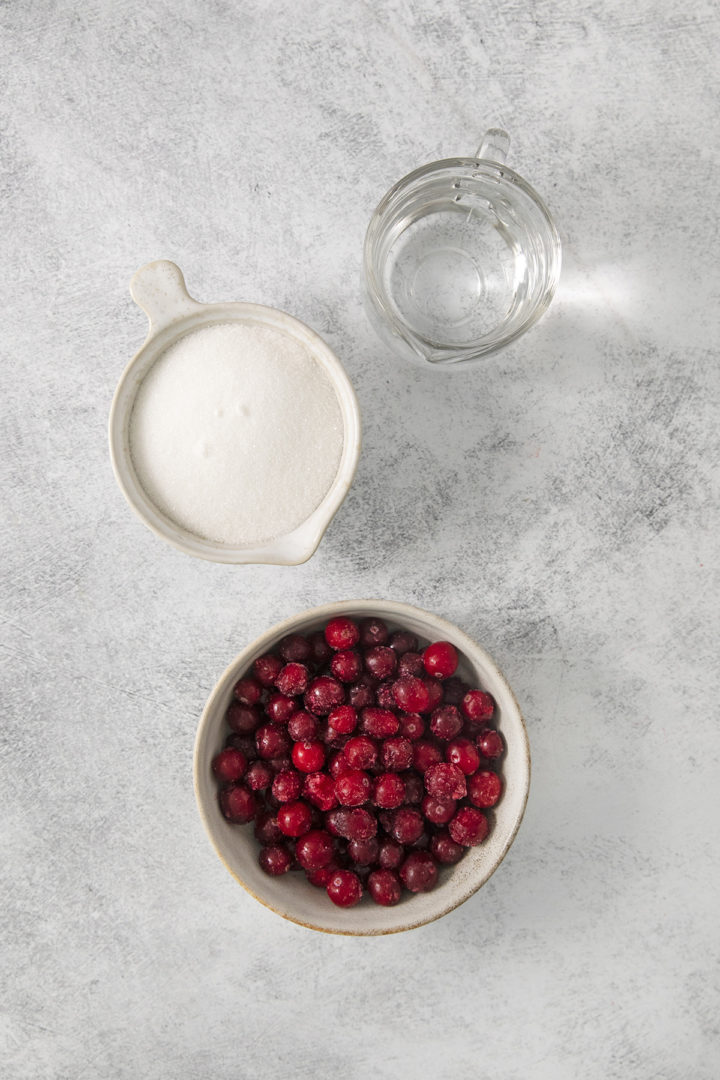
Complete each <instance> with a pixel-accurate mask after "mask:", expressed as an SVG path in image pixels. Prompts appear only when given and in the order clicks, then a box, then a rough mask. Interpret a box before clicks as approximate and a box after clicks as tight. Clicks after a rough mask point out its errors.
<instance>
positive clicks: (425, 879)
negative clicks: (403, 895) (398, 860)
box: [400, 851, 438, 893]
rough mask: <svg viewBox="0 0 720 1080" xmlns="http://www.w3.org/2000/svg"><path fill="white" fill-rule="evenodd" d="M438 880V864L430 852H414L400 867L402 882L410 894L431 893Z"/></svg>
mask: <svg viewBox="0 0 720 1080" xmlns="http://www.w3.org/2000/svg"><path fill="white" fill-rule="evenodd" d="M437 879H438V868H437V863H436V862H435V860H434V859H433V857H432V855H431V854H430V852H429V851H412V852H411V853H410V854H409V855H408V857H407V859H406V860H405V862H404V863H403V864H402V866H401V867H400V880H401V881H402V883H403V885H404V886H405V888H406V889H409V890H410V892H414V893H419V892H429V891H430V889H433V888H434V887H435V885H436V884H437Z"/></svg>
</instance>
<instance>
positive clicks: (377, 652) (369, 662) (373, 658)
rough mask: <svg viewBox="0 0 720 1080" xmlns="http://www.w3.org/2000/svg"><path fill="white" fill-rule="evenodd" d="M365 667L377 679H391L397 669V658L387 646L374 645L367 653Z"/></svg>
mask: <svg viewBox="0 0 720 1080" xmlns="http://www.w3.org/2000/svg"><path fill="white" fill-rule="evenodd" d="M365 667H366V668H367V670H368V671H369V672H370V674H371V675H374V676H375V678H376V679H389V678H390V676H391V675H394V673H395V668H396V667H397V656H396V654H395V653H394V652H393V650H392V649H390V648H388V646H387V645H373V647H372V649H367V651H366V652H365Z"/></svg>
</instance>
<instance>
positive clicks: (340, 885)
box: [327, 870, 363, 907]
mask: <svg viewBox="0 0 720 1080" xmlns="http://www.w3.org/2000/svg"><path fill="white" fill-rule="evenodd" d="M362 893H363V887H362V884H361V882H360V878H359V877H358V876H357V874H354V873H353V872H352V870H336V871H335V873H334V874H333V876H332V877H331V878H330V880H329V881H328V883H327V894H328V896H329V897H330V899H331V900H332V902H333V904H337V906H338V907H354V906H355V904H357V903H359V902H360V899H361V897H362Z"/></svg>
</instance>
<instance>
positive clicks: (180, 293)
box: [130, 259, 204, 337]
mask: <svg viewBox="0 0 720 1080" xmlns="http://www.w3.org/2000/svg"><path fill="white" fill-rule="evenodd" d="M130 295H131V296H132V298H133V300H134V301H135V303H136V304H138V305H139V306H140V307H141V308H142V309H143V311H144V312H145V314H146V315H147V317H148V319H149V320H150V329H149V331H148V336H149V337H153V335H154V334H157V333H159V331H160V330H164V329H165V327H166V326H169V325H170V323H172V322H174V321H175V320H176V319H179V318H182V317H183V316H184V315H191V314H193V312H195V311H199V310H200V308H202V307H204V305H203V304H199V303H198V302H197V300H193V298H192V297H191V296H189V295H188V291H187V289H186V288H185V278H184V277H183V275H182V270H181V269H180V267H179V266H176V265H175V263H173V262H168V260H167V259H158V260H157V261H156V262H151V263H146V265H145V266H141V267H140V269H139V270H138V272H137V273H136V274H135V276H134V277H133V279H132V281H131V282H130Z"/></svg>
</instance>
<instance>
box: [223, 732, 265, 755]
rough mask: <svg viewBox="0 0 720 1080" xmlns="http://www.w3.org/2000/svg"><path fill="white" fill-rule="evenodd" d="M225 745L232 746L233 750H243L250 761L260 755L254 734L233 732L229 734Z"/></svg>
mask: <svg viewBox="0 0 720 1080" xmlns="http://www.w3.org/2000/svg"><path fill="white" fill-rule="evenodd" d="M225 745H226V746H231V747H232V748H233V750H242V752H243V754H244V755H245V757H246V758H247V759H248V761H255V759H256V758H257V756H258V752H257V746H256V745H255V736H254V735H236V734H235V733H233V734H232V735H228V737H227V739H226V740H225Z"/></svg>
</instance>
